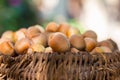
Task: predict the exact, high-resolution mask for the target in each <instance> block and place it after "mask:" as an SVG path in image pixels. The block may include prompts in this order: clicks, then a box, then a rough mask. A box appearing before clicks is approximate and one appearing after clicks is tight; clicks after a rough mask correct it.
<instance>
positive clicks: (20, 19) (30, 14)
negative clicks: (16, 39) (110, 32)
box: [0, 0, 37, 34]
mask: <svg viewBox="0 0 120 80" xmlns="http://www.w3.org/2000/svg"><path fill="white" fill-rule="evenodd" d="M34 24H37V19H36V14H35V12H34V11H32V9H31V6H30V5H29V3H28V0H22V3H21V4H20V5H18V6H11V5H10V4H9V2H8V0H0V34H1V33H3V32H4V31H5V30H13V31H14V30H17V29H19V28H21V27H29V26H31V25H34Z"/></svg>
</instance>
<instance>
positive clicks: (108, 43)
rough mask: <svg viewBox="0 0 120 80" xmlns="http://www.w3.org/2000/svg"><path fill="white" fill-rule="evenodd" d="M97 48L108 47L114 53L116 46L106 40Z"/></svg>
mask: <svg viewBox="0 0 120 80" xmlns="http://www.w3.org/2000/svg"><path fill="white" fill-rule="evenodd" d="M97 46H106V47H108V48H110V49H111V50H112V51H114V46H113V45H112V43H111V42H110V41H108V40H104V41H101V42H99V43H98V44H97Z"/></svg>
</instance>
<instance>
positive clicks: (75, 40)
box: [69, 35, 85, 50]
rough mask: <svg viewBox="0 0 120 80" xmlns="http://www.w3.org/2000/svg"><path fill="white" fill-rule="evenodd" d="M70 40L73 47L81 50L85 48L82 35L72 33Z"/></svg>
mask: <svg viewBox="0 0 120 80" xmlns="http://www.w3.org/2000/svg"><path fill="white" fill-rule="evenodd" d="M69 41H70V44H71V45H72V47H74V48H76V49H79V50H84V49H85V41H84V38H83V36H82V35H72V36H71V37H70V39H69Z"/></svg>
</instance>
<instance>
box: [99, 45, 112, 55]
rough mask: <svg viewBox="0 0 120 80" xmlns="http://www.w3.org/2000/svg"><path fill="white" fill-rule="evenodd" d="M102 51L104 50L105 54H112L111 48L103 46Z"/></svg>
mask: <svg viewBox="0 0 120 80" xmlns="http://www.w3.org/2000/svg"><path fill="white" fill-rule="evenodd" d="M101 49H102V50H103V52H104V53H112V50H111V49H110V48H109V47H106V46H101Z"/></svg>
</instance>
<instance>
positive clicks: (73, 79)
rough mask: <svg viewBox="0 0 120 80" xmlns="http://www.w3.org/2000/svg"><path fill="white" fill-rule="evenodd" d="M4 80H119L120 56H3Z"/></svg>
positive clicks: (82, 53)
mask: <svg viewBox="0 0 120 80" xmlns="http://www.w3.org/2000/svg"><path fill="white" fill-rule="evenodd" d="M2 58H3V61H2V63H1V65H0V74H1V75H0V76H1V80H2V79H3V80H4V79H6V80H120V52H119V51H115V52H114V53H104V54H96V55H90V54H89V53H87V52H79V53H77V54H73V53H71V52H66V53H63V54H58V53H52V54H50V53H34V54H25V55H19V56H18V57H9V56H3V55H2Z"/></svg>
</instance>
